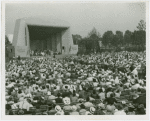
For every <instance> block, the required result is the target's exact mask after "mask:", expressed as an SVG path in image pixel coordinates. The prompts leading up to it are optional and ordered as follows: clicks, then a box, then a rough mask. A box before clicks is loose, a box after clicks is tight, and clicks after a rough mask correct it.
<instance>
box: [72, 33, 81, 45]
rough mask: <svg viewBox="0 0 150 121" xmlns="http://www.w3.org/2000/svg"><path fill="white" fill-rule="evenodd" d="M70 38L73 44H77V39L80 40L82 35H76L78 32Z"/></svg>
mask: <svg viewBox="0 0 150 121" xmlns="http://www.w3.org/2000/svg"><path fill="white" fill-rule="evenodd" d="M72 38H73V43H74V44H75V45H78V44H79V41H81V40H82V36H81V35H78V34H76V35H72Z"/></svg>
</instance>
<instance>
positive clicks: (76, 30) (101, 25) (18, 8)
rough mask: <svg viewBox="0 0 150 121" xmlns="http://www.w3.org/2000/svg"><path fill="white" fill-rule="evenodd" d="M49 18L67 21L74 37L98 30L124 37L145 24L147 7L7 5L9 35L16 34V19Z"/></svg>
mask: <svg viewBox="0 0 150 121" xmlns="http://www.w3.org/2000/svg"><path fill="white" fill-rule="evenodd" d="M33 16H48V17H53V18H58V19H62V20H65V21H68V22H69V23H70V26H71V30H72V34H79V35H81V36H82V37H86V36H87V35H88V33H89V32H90V31H91V30H92V29H93V27H95V28H96V29H97V31H98V32H99V33H100V34H101V36H102V35H103V34H104V32H106V31H108V30H111V31H113V33H115V32H116V31H117V30H119V31H122V32H123V33H124V32H125V31H126V30H130V31H134V30H136V29H137V28H136V26H137V25H138V23H139V21H140V20H144V21H146V3H143V2H134V3H131V2H130V3H129V2H128V3H127V2H119V3H116V2H111V3H106V2H105V3H104V2H103V3H102V2H97V3H94V2H89V3H81V2H76V3H72V2H70V3H69V2H66V3H64V2H61V3H52V2H45V3H31V2H30V3H6V5H5V26H6V27H5V28H6V31H5V32H6V34H13V32H14V26H15V21H16V19H19V18H24V17H33Z"/></svg>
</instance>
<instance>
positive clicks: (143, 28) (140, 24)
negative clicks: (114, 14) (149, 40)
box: [137, 20, 146, 31]
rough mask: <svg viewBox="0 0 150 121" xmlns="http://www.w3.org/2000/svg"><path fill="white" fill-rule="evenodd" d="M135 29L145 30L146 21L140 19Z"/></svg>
mask: <svg viewBox="0 0 150 121" xmlns="http://www.w3.org/2000/svg"><path fill="white" fill-rule="evenodd" d="M137 29H138V30H139V31H145V30H146V22H145V21H144V20H141V21H140V22H139V23H138V26H137Z"/></svg>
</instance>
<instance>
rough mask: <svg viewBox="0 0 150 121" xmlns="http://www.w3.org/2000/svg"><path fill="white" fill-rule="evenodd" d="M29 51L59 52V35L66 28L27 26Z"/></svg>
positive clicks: (60, 45)
mask: <svg viewBox="0 0 150 121" xmlns="http://www.w3.org/2000/svg"><path fill="white" fill-rule="evenodd" d="M28 29H29V41H30V50H33V51H36V50H41V51H44V50H51V51H53V52H56V51H57V52H61V47H62V44H61V36H62V35H61V34H62V31H64V30H66V29H67V27H50V26H35V25H34V26H33V25H28Z"/></svg>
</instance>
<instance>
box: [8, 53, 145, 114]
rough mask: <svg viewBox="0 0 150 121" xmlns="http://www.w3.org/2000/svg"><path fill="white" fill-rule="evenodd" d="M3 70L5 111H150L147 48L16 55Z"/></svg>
mask: <svg viewBox="0 0 150 121" xmlns="http://www.w3.org/2000/svg"><path fill="white" fill-rule="evenodd" d="M5 75H6V76H5V77H6V78H5V81H6V92H5V98H6V115H145V114H146V52H126V51H122V52H113V53H110V52H103V53H99V54H90V55H82V56H81V55H80V56H70V57H65V58H63V59H57V58H53V57H52V58H44V57H34V58H30V59H19V60H18V59H16V60H11V61H10V62H9V63H8V64H7V65H6V74H5Z"/></svg>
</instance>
